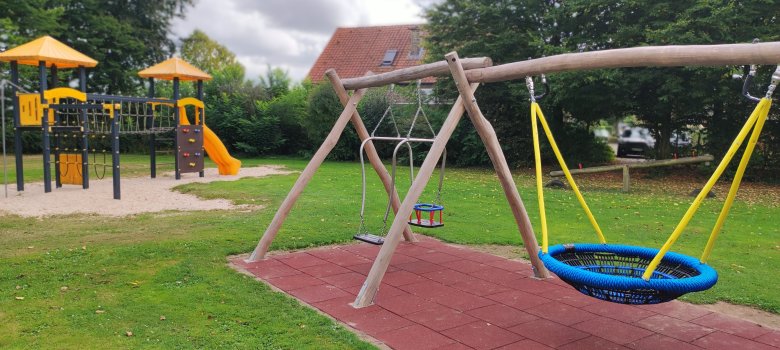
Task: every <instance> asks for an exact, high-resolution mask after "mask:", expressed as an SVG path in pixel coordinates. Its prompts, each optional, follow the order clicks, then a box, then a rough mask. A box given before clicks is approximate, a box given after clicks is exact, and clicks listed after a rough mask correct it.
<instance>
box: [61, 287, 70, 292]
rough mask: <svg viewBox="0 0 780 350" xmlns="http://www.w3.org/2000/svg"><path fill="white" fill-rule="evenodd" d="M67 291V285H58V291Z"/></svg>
mask: <svg viewBox="0 0 780 350" xmlns="http://www.w3.org/2000/svg"><path fill="white" fill-rule="evenodd" d="M67 291H68V286H62V287H60V292H67Z"/></svg>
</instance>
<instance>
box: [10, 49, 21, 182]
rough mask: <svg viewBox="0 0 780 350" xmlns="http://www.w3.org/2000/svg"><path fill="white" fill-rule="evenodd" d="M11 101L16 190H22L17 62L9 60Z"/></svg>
mask: <svg viewBox="0 0 780 350" xmlns="http://www.w3.org/2000/svg"><path fill="white" fill-rule="evenodd" d="M11 83H12V85H11V101H12V102H13V108H14V156H15V160H16V191H18V192H21V191H24V160H23V158H22V123H21V122H20V120H19V119H20V116H19V96H16V92H17V91H16V90H17V88H16V87H17V86H19V64H18V63H17V62H16V61H13V62H11Z"/></svg>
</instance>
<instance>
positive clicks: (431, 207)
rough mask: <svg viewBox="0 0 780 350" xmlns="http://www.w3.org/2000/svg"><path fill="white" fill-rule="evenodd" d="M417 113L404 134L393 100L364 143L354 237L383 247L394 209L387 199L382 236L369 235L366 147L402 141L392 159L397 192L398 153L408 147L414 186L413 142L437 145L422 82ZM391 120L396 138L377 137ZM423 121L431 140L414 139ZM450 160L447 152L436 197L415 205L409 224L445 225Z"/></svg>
mask: <svg viewBox="0 0 780 350" xmlns="http://www.w3.org/2000/svg"><path fill="white" fill-rule="evenodd" d="M388 92H389V93H388V96H392V92H393V89H392V87H391V89H390V90H389V91H388ZM416 92H417V93H416V94H417V110H416V111H415V112H414V115H413V117H412V119H411V123H410V125H409V130H408V131H407V132H406V135H403V136H402V134H401V131H400V129H399V128H398V122H397V121H396V119H395V114H394V113H393V105H394V104H396V101H394V100H393V99H392V98H391V100H390V103H388V105H387V109H385V112H384V113H383V114H382V117H381V118H379V121H378V122H377V124H376V126H375V127H374V130H373V131H371V136H370V137H368V138H366V139H365V140H364V141H363V142H361V143H360V169H361V178H362V185H363V186H362V195H361V203H360V225H359V227H358V233H357V234H355V236H353V237H354V238H355V239H357V240H360V241H363V242H366V243H371V244H376V245H381V244H383V243H384V237H383V236H384V234H385V233H386V231H387V218H388V217H389V215H390V209H391V207H392V198H388V200H387V207H386V208H385V215H384V218H383V220H382V229H381V231H380V234H379V235H376V234H372V233H369V232H368V230H367V228H366V225H365V210H366V162H365V158H364V156H363V152H364V150H365V148H366V145H367V144H368V143H369V142H373V141H392V142H398V144H397V145H396V146H395V148H394V149H393V158H392V159H393V160H392V166H391V169H392V170H391V177H390V178H391V180H390V187H391V188H393V189H395V186H396V170H397V164H398V150H400V149H401V148H402V147H403V146H406V148H407V150H408V151H409V180H410V181H411V184H412V185H413V184H414V151H413V150H412V146H411V143H433V141H434V140H435V138H436V131H434V130H433V126H432V125H431V123H430V121H429V120H428V116H427V115H426V114H425V109H424V108H423V102H422V94H421V91H420V81H419V80H418V81H417V90H416ZM385 119H388V120H389V121H390V123H391V124H392V126H393V129H394V130H395V136H376V132H377V130H379V128H380V126H382V122H383V121H384V120H385ZM419 119H421V120H422V121H423V122H424V123H425V126H426V127H427V129H428V130H429V131H430V133H431V138H422V137H412V132H413V131H414V129H415V126H416V124H417V121H418V120H419ZM446 159H447V151H446V150H445V151H444V153H443V155H442V159H441V167H440V168H439V169H440V170H439V184H438V187H437V189H436V198H435V199H434V201H433V202H432V203H417V204H415V205H414V210H415V214H416V219H415V218H413V217H412V216H409V225H413V226H418V227H423V228H437V227H442V226H444V221H443V212H444V206H443V205H441V204H440V203H441V189H442V184H443V183H444V169H445V164H446ZM422 212H427V213H429V215H430V218H429V219H422V218H421V216H422V215H421V213H422ZM435 213H438V214H439V220H438V221H436V220H435V219H434V214H435Z"/></svg>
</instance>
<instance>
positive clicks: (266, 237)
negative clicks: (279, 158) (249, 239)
mask: <svg viewBox="0 0 780 350" xmlns="http://www.w3.org/2000/svg"><path fill="white" fill-rule="evenodd" d="M365 93H366V89H360V90H357V91H355V93H354V94H352V97H350V99H349V101H347V105H346V107H344V110H343V111H342V112H341V115H340V116H339V118H338V119H337V120H336V123H335V124H334V125H333V128H332V129H331V130H330V133H329V134H328V136H327V137H326V138H325V141H323V142H322V145H320V148H319V149H317V152H316V153H315V154H314V156H313V157H312V158H311V160H310V161H309V164H307V165H306V168H305V169H303V172H301V175H300V176H298V180H296V181H295V185H293V188H292V189H291V190H290V192H289V193H288V194H287V197H286V198H285V199H284V202H282V205H281V206H280V207H279V210H277V211H276V214H275V215H274V218H273V220H271V223H270V224H269V225H268V228H267V229H266V230H265V233H263V237H262V238H261V239H260V242H258V243H257V247H255V250H254V251H253V252H252V255H251V256H249V259H247V261H248V262H252V261H257V260H261V259H263V258H264V257H265V254H266V253H267V252H268V248H269V247H270V246H271V242H273V240H274V238H275V237H276V234H277V233H279V229H280V228H281V227H282V223H284V220H285V219H286V218H287V215H289V214H290V210H292V207H293V205H294V204H295V201H297V200H298V197H299V196H300V195H301V193H302V192H303V189H304V188H306V185H308V184H309V181H310V180H311V178H312V177H313V176H314V173H315V172H317V169H319V167H320V165H322V162H323V161H325V157H327V156H328V154H329V153H330V151H332V150H333V147H336V143H337V142H338V141H339V137H340V136H341V133H342V132H343V131H344V127H346V126H347V123H348V122H349V121H350V119H351V118H352V115H353V114H354V113H355V111H356V108H357V104H358V102H360V99H362V98H363V95H365ZM406 216H409V214H406Z"/></svg>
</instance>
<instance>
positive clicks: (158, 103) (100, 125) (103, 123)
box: [88, 95, 176, 135]
mask: <svg viewBox="0 0 780 350" xmlns="http://www.w3.org/2000/svg"><path fill="white" fill-rule="evenodd" d="M88 96H89V98H88V103H110V104H114V105H118V106H119V108H118V109H117V117H118V120H117V126H118V128H119V130H118V131H119V134H123V135H127V134H159V133H165V132H169V131H171V130H173V129H174V128H175V127H176V121H175V119H174V118H175V113H174V107H173V103H172V102H171V101H168V100H163V99H153V98H136V97H124V96H110V95H88ZM89 127H90V130H92V131H93V132H94V133H98V134H108V133H111V119H110V116H109V115H108V113H107V112H105V111H98V110H94V111H90V116H89Z"/></svg>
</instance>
